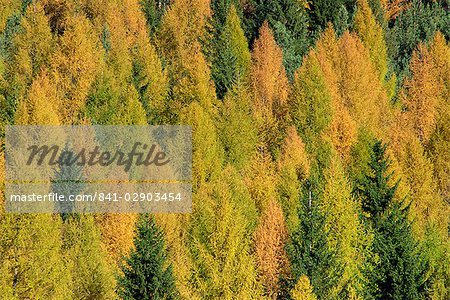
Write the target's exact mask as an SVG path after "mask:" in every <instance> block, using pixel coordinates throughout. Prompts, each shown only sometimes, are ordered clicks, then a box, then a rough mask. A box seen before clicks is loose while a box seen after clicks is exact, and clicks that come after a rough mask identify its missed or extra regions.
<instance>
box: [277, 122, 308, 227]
mask: <svg viewBox="0 0 450 300" xmlns="http://www.w3.org/2000/svg"><path fill="white" fill-rule="evenodd" d="M309 168H310V166H309V160H308V157H307V153H306V150H305V145H304V144H303V142H302V140H301V139H300V137H299V136H298V134H297V131H296V129H295V127H290V128H289V129H288V131H287V136H286V139H285V141H284V144H283V147H282V150H281V157H280V160H279V161H278V169H277V171H278V173H279V174H280V181H279V183H278V186H277V190H278V194H279V196H280V204H281V207H282V209H283V214H284V216H285V219H286V226H287V228H288V230H289V232H293V231H294V230H295V229H296V228H297V227H298V222H299V220H298V209H299V206H300V201H299V199H300V195H301V184H302V183H303V182H304V181H305V180H306V179H307V178H308V176H309Z"/></svg>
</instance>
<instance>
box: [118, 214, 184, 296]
mask: <svg viewBox="0 0 450 300" xmlns="http://www.w3.org/2000/svg"><path fill="white" fill-rule="evenodd" d="M134 247H135V249H134V250H132V251H131V253H130V255H129V257H128V258H127V259H126V264H125V265H123V266H122V268H121V269H122V272H123V276H121V277H119V278H118V285H119V286H118V294H119V296H120V297H121V298H122V299H130V300H131V299H136V300H137V299H139V300H150V299H177V297H178V292H177V290H176V288H175V281H174V277H173V274H172V266H171V265H169V266H167V258H166V253H165V251H166V249H165V246H164V236H163V232H162V231H161V230H160V229H159V228H158V226H157V225H156V223H155V221H154V219H153V218H152V217H148V216H147V215H141V217H140V219H139V221H138V222H137V228H136V236H135V238H134Z"/></svg>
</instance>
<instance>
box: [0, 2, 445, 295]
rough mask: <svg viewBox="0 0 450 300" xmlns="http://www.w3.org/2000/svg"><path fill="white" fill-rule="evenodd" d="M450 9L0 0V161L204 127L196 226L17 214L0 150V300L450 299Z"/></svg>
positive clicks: (183, 221)
mask: <svg viewBox="0 0 450 300" xmlns="http://www.w3.org/2000/svg"><path fill="white" fill-rule="evenodd" d="M449 6H450V3H449V2H448V1H446V0H441V1H419V0H356V1H355V0H334V1H333V0H308V1H307V0H273V1H263V0H240V1H237V0H172V1H170V0H159V1H158V0H110V1H100V0H93V1H90V0H79V1H76V0H22V1H20V0H0V140H1V143H2V149H3V148H4V147H3V145H4V137H5V126H6V125H8V124H16V125H89V124H100V125H110V124H115V125H144V124H149V125H156V124H173V125H179V124H182V125H190V126H192V128H193V141H192V142H193V211H192V213H191V214H156V215H136V214H100V213H99V214H73V215H58V214H9V213H6V212H5V208H4V205H3V204H4V201H5V199H4V194H3V189H4V179H5V174H4V165H5V158H4V153H3V152H1V156H0V165H1V166H2V171H1V172H0V179H1V180H0V185H1V187H2V192H1V193H0V202H1V204H2V205H1V206H0V275H1V276H0V298H1V299H116V298H121V299H296V300H300V299H303V300H306V299H309V300H312V299H325V300H329V299H331V300H332V299H336V300H338V299H399V300H400V299H411V300H412V299H414V300H415V299H441V300H448V299H450V238H449V230H450V229H449V228H450V43H449V39H450V10H449ZM2 151H3V150H2Z"/></svg>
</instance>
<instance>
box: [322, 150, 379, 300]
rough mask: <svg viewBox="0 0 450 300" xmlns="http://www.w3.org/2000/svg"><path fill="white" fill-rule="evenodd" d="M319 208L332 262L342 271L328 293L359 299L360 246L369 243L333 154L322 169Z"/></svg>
mask: <svg viewBox="0 0 450 300" xmlns="http://www.w3.org/2000/svg"><path fill="white" fill-rule="evenodd" d="M321 211H322V214H323V215H324V216H325V224H324V230H325V231H326V232H327V239H328V247H329V248H330V249H332V251H336V256H337V257H336V264H338V266H339V267H338V269H339V270H340V271H341V272H342V273H341V275H340V277H339V280H338V282H337V283H336V284H335V286H334V287H333V288H332V290H331V293H332V295H333V297H335V298H336V299H337V298H341V297H345V298H348V299H362V295H363V289H364V285H363V283H364V277H363V274H362V273H361V270H362V266H363V262H364V257H365V253H364V250H365V249H364V248H365V247H366V246H368V245H369V244H370V238H369V237H367V236H365V234H366V233H365V232H364V230H363V226H362V224H361V223H360V221H359V213H360V206H359V203H358V202H357V201H356V200H355V199H354V198H353V195H352V187H351V185H350V182H349V181H348V179H347V178H346V176H345V172H344V169H343V166H342V164H341V162H340V161H339V158H338V157H336V155H334V156H333V158H332V160H331V164H330V167H329V168H328V170H326V171H325V186H324V191H323V201H322V202H321Z"/></svg>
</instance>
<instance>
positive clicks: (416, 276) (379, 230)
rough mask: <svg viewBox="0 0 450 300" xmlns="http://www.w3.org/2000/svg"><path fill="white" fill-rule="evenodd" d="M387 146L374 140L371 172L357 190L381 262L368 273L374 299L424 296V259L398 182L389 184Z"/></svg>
mask: <svg viewBox="0 0 450 300" xmlns="http://www.w3.org/2000/svg"><path fill="white" fill-rule="evenodd" d="M385 152H386V145H383V144H382V143H381V142H380V141H377V142H375V144H374V146H373V149H372V154H371V161H370V163H369V165H370V173H368V174H366V175H365V176H364V178H363V179H362V182H361V184H360V186H359V187H358V189H357V191H358V194H359V195H360V196H361V198H362V203H363V210H364V212H365V213H366V221H367V223H368V225H369V226H371V227H372V229H373V232H374V240H373V245H372V248H373V251H374V253H376V254H377V255H378V258H379V261H378V262H377V263H375V266H376V267H375V268H373V269H372V270H371V272H369V274H367V275H368V278H369V280H370V282H371V284H372V285H373V288H372V295H371V296H372V297H373V298H374V299H394V300H395V299H422V298H423V297H424V282H423V275H424V271H425V261H424V259H423V258H422V256H421V255H419V246H418V243H417V242H416V241H415V239H414V237H413V234H412V228H411V225H412V224H411V222H410V221H409V220H408V218H407V214H408V210H409V207H408V206H407V207H406V208H403V203H401V202H398V201H396V200H394V195H395V192H396V190H397V187H398V182H397V183H396V184H394V185H391V184H390V178H391V176H392V173H389V166H390V161H389V159H388V158H386V157H385Z"/></svg>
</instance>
